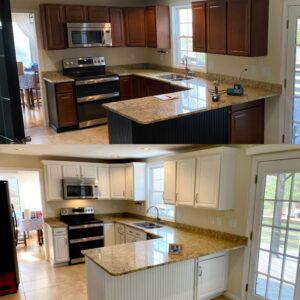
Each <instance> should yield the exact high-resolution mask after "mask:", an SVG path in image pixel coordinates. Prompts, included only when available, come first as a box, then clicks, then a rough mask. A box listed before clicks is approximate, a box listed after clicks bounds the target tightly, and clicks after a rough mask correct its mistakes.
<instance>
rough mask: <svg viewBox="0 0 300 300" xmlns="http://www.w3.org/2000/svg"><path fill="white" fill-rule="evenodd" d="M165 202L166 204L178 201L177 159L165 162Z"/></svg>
mask: <svg viewBox="0 0 300 300" xmlns="http://www.w3.org/2000/svg"><path fill="white" fill-rule="evenodd" d="M164 202H165V203H166V204H175V202H176V161H167V162H165V163H164Z"/></svg>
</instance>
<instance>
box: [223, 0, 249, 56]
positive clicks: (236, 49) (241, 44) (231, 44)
mask: <svg viewBox="0 0 300 300" xmlns="http://www.w3.org/2000/svg"><path fill="white" fill-rule="evenodd" d="M227 3H228V4H227V5H228V18H227V22H228V27H227V30H228V32H227V45H228V46H227V47H228V50H227V53H228V54H229V55H240V56H243V55H244V56H250V54H251V53H250V26H251V25H250V22H251V19H250V16H251V0H228V1H227Z"/></svg>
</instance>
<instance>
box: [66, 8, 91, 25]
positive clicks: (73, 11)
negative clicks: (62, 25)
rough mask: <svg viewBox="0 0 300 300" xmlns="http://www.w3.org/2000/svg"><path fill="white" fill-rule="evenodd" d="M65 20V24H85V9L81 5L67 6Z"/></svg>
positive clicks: (86, 16) (86, 15) (86, 14)
mask: <svg viewBox="0 0 300 300" xmlns="http://www.w3.org/2000/svg"><path fill="white" fill-rule="evenodd" d="M66 20H67V22H87V21H88V12H87V7H86V6H81V5H67V6H66Z"/></svg>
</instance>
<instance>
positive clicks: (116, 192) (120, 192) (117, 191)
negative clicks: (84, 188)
mask: <svg viewBox="0 0 300 300" xmlns="http://www.w3.org/2000/svg"><path fill="white" fill-rule="evenodd" d="M125 172H126V167H125V166H124V165H114V166H111V167H110V196H111V199H126V194H125V189H126V177H125V176H126V173H125Z"/></svg>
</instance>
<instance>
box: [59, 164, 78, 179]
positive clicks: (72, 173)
mask: <svg viewBox="0 0 300 300" xmlns="http://www.w3.org/2000/svg"><path fill="white" fill-rule="evenodd" d="M62 168H63V177H78V178H79V177H80V166H79V165H63V167H62Z"/></svg>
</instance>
